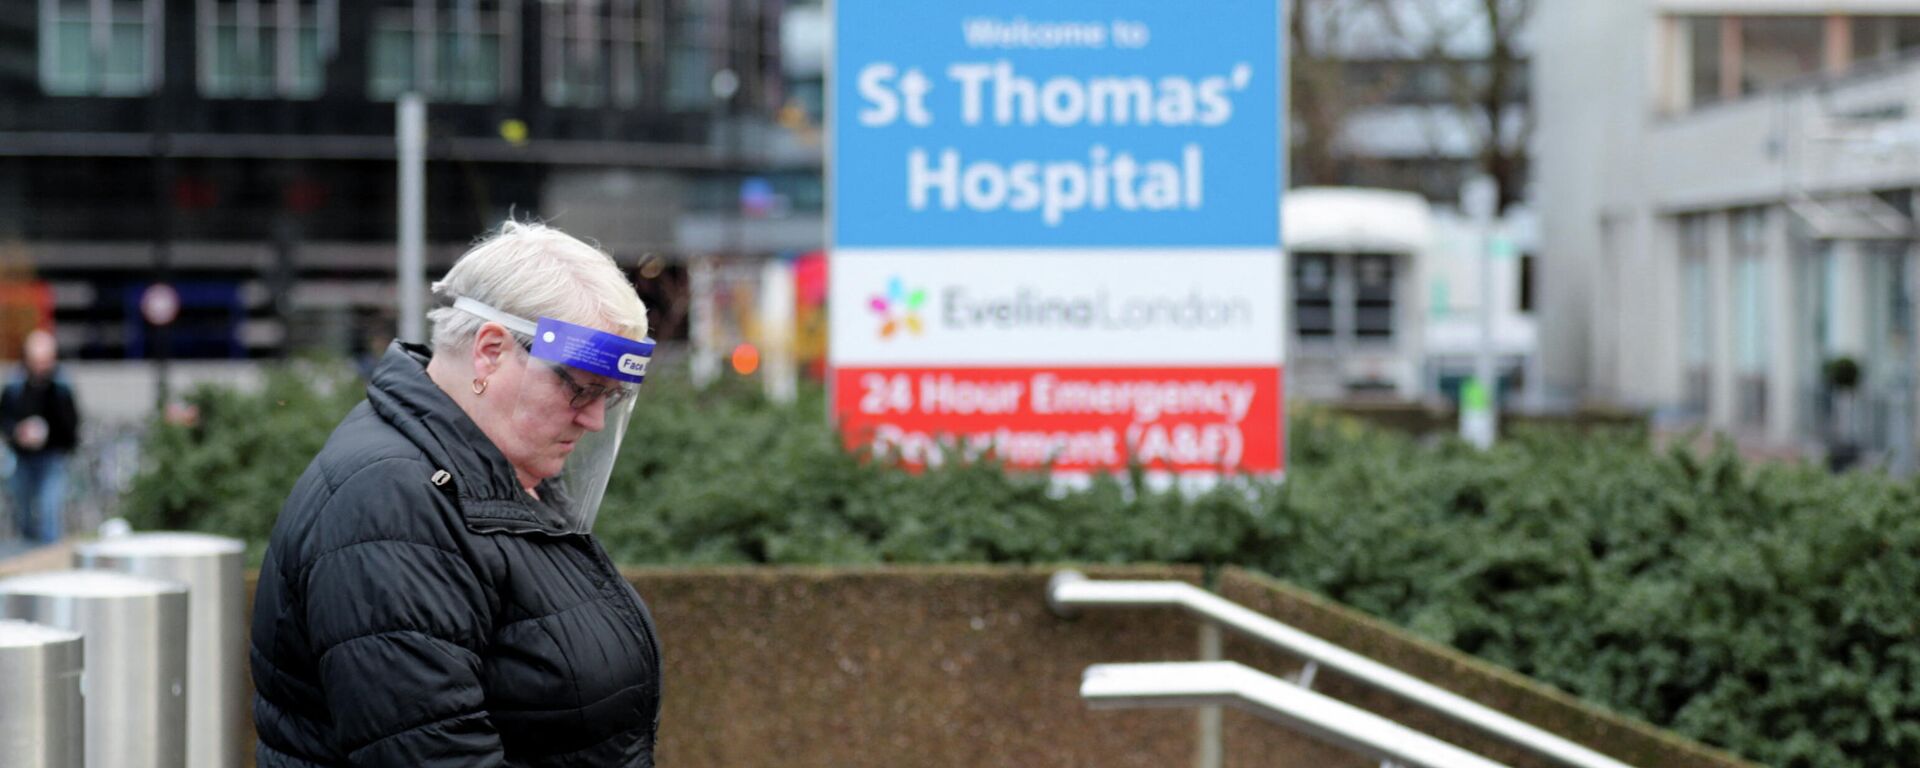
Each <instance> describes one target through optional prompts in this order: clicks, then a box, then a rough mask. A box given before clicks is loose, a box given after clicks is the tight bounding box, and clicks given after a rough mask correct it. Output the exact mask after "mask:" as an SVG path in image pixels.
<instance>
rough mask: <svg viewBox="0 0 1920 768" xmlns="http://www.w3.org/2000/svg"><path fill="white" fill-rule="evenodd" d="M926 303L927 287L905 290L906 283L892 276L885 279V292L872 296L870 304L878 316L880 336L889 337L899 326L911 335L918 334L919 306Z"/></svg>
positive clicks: (919, 325)
mask: <svg viewBox="0 0 1920 768" xmlns="http://www.w3.org/2000/svg"><path fill="white" fill-rule="evenodd" d="M925 303H927V289H925V288H915V289H913V292H912V293H908V292H907V288H906V284H905V283H902V282H901V281H900V278H899V277H894V278H893V279H891V280H888V281H887V293H886V295H884V296H874V297H873V300H872V302H871V303H870V306H872V307H873V313H874V314H876V315H879V316H880V338H883V339H891V338H893V335H894V334H895V333H898V332H899V331H900V329H901V328H905V329H907V331H909V332H911V333H912V334H913V335H915V336H918V335H920V333H921V331H922V330H923V328H922V326H921V324H920V306H921V305H922V304H925Z"/></svg>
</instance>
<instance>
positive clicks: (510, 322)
mask: <svg viewBox="0 0 1920 768" xmlns="http://www.w3.org/2000/svg"><path fill="white" fill-rule="evenodd" d="M453 308H454V309H457V310H460V311H462V312H465V313H467V314H469V315H473V316H474V317H478V318H480V319H482V320H492V321H494V322H496V323H499V324H501V325H504V326H506V327H507V330H509V331H513V332H514V333H518V334H520V335H522V336H526V337H527V338H533V333H534V331H535V329H537V328H538V327H539V326H536V325H534V324H533V321H532V320H528V319H526V318H524V317H515V316H513V315H509V314H507V313H505V312H502V311H500V310H497V309H494V308H493V307H491V306H488V305H486V304H483V303H481V302H478V301H475V300H473V299H469V298H467V297H465V296H461V297H459V298H457V299H454V300H453Z"/></svg>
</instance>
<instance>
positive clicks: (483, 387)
mask: <svg viewBox="0 0 1920 768" xmlns="http://www.w3.org/2000/svg"><path fill="white" fill-rule="evenodd" d="M486 391H487V380H486V379H479V378H476V379H474V380H473V393H474V394H476V395H479V394H485V393H486Z"/></svg>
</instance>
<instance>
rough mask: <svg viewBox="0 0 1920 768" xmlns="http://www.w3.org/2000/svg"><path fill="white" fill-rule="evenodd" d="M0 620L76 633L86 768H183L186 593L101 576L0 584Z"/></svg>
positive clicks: (152, 582) (47, 575) (71, 574)
mask: <svg viewBox="0 0 1920 768" xmlns="http://www.w3.org/2000/svg"><path fill="white" fill-rule="evenodd" d="M0 617H4V618H16V619H26V620H28V621H33V622H35V623H40V624H47V625H51V626H55V627H60V628H62V629H69V630H73V631H76V632H79V633H81V634H82V635H85V636H86V648H85V654H84V658H85V660H86V678H85V685H86V691H85V693H86V705H85V709H86V716H85V722H86V725H85V728H86V739H85V744H86V754H87V759H86V763H87V766H88V768H186V765H187V708H186V706H185V704H186V692H187V587H186V585H184V584H180V583H177V582H171V581H161V580H159V579H150V578H145V577H141V576H129V575H127V574H123V573H112V572H109V571H49V572H44V573H34V574H29V575H26V576H16V577H13V578H11V579H7V580H5V581H0Z"/></svg>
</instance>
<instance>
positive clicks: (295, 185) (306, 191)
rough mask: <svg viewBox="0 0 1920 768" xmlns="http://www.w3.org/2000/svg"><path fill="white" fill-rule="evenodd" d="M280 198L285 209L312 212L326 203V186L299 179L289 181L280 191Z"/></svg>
mask: <svg viewBox="0 0 1920 768" xmlns="http://www.w3.org/2000/svg"><path fill="white" fill-rule="evenodd" d="M280 197H281V200H282V201H283V202H284V203H285V204H286V206H287V210H289V211H293V212H294V213H312V212H314V211H317V210H319V209H320V206H323V205H326V204H327V188H326V187H325V186H322V185H321V184H320V183H318V182H314V181H309V180H307V179H299V180H296V181H292V182H289V183H288V184H287V186H286V188H285V189H282V190H281V191H280Z"/></svg>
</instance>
